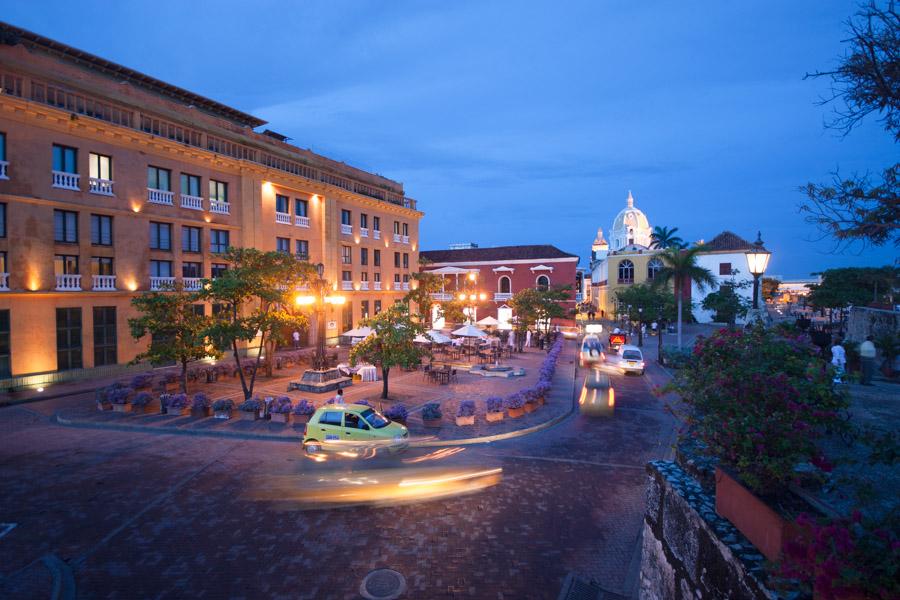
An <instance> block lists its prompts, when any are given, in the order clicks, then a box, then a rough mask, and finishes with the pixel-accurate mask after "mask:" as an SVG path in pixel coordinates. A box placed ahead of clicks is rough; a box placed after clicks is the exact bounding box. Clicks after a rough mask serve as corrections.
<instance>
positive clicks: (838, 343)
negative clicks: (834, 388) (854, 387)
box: [831, 338, 847, 383]
mask: <svg viewBox="0 0 900 600" xmlns="http://www.w3.org/2000/svg"><path fill="white" fill-rule="evenodd" d="M831 364H832V366H833V367H834V369H835V373H834V382H835V383H843V382H844V367H845V366H846V365H847V352H846V351H845V350H844V346H843V345H842V340H841V338H837V339H836V340H835V341H834V345H833V346H832V347H831Z"/></svg>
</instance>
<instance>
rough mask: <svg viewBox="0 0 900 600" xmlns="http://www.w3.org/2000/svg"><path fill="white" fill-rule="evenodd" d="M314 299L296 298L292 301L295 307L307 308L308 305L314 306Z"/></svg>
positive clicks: (308, 297)
mask: <svg viewBox="0 0 900 600" xmlns="http://www.w3.org/2000/svg"><path fill="white" fill-rule="evenodd" d="M315 301H316V298H315V297H314V296H297V297H296V298H295V299H294V302H295V303H296V304H297V306H309V305H310V304H314V303H315Z"/></svg>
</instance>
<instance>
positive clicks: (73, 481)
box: [0, 343, 673, 599]
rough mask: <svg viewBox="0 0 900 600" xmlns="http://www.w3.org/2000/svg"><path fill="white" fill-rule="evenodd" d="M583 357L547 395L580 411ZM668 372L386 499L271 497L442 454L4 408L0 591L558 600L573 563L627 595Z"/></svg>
mask: <svg viewBox="0 0 900 600" xmlns="http://www.w3.org/2000/svg"><path fill="white" fill-rule="evenodd" d="M574 358H575V356H574V344H571V343H569V344H568V345H567V347H566V350H565V351H564V352H563V354H562V356H561V359H560V363H559V368H558V369H557V373H556V377H555V380H554V388H553V391H552V394H551V396H550V398H549V400H548V404H557V405H560V406H565V407H570V406H571V405H572V404H571V403H572V402H573V397H574V392H575V388H576V386H575V383H576V382H579V385H580V379H581V378H582V377H583V371H581V370H579V371H578V372H576V368H575V365H574ZM412 376H413V377H414V376H415V375H412ZM664 377H665V375H664V374H663V373H662V372H661V371H660V370H658V368H657V367H651V368H650V369H649V370H648V373H647V375H646V376H645V377H643V378H640V377H622V376H619V375H613V380H614V384H615V385H616V388H617V395H616V398H617V411H616V414H615V416H614V417H613V418H611V419H605V420H596V419H587V418H585V417H582V416H580V415H578V414H577V412H576V413H574V414H573V415H570V416H569V417H567V418H565V419H564V420H563V421H562V422H561V423H559V424H557V425H555V426H553V427H550V428H548V429H546V430H544V431H541V432H538V433H534V434H531V435H527V436H523V437H519V438H516V439H511V440H507V441H503V442H497V443H493V444H489V445H470V446H460V447H459V448H460V450H459V451H457V452H456V453H455V454H452V456H450V457H449V458H446V459H444V460H440V461H438V460H435V461H427V460H423V461H422V462H420V463H417V464H421V465H426V466H427V467H432V466H437V467H450V466H452V467H459V468H466V467H477V468H479V469H480V468H486V467H491V466H499V467H502V469H503V476H502V480H501V481H500V483H499V484H497V485H494V486H492V487H488V488H487V489H484V490H482V491H480V492H477V493H474V494H471V495H465V496H459V497H451V498H449V499H448V498H445V499H441V500H434V501H429V502H419V503H407V504H403V505H399V506H388V507H373V506H357V507H350V508H332V509H316V508H314V507H310V506H305V505H303V504H302V503H299V502H296V503H295V502H292V501H291V500H290V495H287V496H283V497H282V501H280V502H275V501H274V500H272V499H268V500H263V499H261V498H263V497H270V494H269V493H270V492H271V491H272V489H276V490H277V491H279V492H285V491H286V490H287V491H288V492H290V490H291V489H292V486H293V487H294V489H295V490H296V491H298V492H300V491H302V490H301V489H299V488H300V486H302V483H303V482H304V481H309V479H308V478H309V477H310V476H316V475H317V474H323V473H327V474H333V473H334V470H335V469H337V470H341V471H346V472H347V475H348V476H349V475H350V474H352V475H354V476H362V475H364V474H365V472H366V471H367V470H368V469H369V468H372V467H375V468H377V469H379V472H383V471H382V470H383V469H385V468H389V467H393V466H404V467H408V466H409V463H408V462H406V463H404V462H402V461H411V460H416V459H422V458H428V457H429V456H433V453H434V452H436V450H435V449H431V448H415V449H410V450H409V451H408V452H406V453H404V454H401V455H400V456H398V457H396V458H393V459H391V458H387V459H384V460H381V459H379V460H378V461H374V463H373V464H371V465H370V464H368V463H366V462H365V461H362V462H360V461H349V460H344V461H336V462H328V463H325V464H321V465H320V464H316V463H313V461H310V460H308V459H307V458H306V457H305V456H304V455H303V453H302V452H301V450H300V448H299V446H298V445H295V444H284V443H278V442H270V441H260V440H241V439H217V438H212V437H208V436H201V435H191V436H186V435H168V434H163V433H157V432H154V431H113V430H107V429H94V428H84V427H79V428H74V427H63V426H61V425H59V424H56V423H54V422H52V419H51V418H52V417H53V415H54V414H56V413H57V412H58V411H75V410H77V409H78V407H79V406H80V405H83V404H84V403H85V402H89V403H90V402H92V398H91V397H89V395H82V396H80V397H79V396H75V397H70V398H61V399H57V400H47V401H43V402H35V403H31V404H25V405H19V406H13V407H7V408H4V409H2V410H0V427H2V431H3V440H4V441H3V444H2V446H0V477H2V480H3V481H4V486H3V487H2V491H0V507H2V508H0V522H5V523H15V527H14V528H13V529H12V530H10V531H9V532H8V533H7V534H6V535H4V536H3V537H0V564H2V565H3V566H2V572H0V574H2V576H3V579H2V588H0V591H2V592H3V593H2V594H0V595H2V596H3V597H14V598H15V597H48V593H49V590H50V586H51V584H52V583H53V577H58V578H60V581H62V582H63V583H65V582H67V581H68V582H70V585H69V586H65V585H64V586H63V589H64V590H69V589H71V591H73V593H74V594H75V595H74V596H72V597H79V598H149V597H153V598H187V597H191V598H201V597H206V598H348V599H349V598H358V597H359V585H360V582H361V581H362V579H363V577H365V575H366V574H367V573H368V572H369V571H371V570H372V569H375V568H380V567H389V568H392V569H396V570H397V571H399V572H400V573H402V574H403V575H404V577H405V578H406V580H407V584H408V586H409V589H408V591H407V593H406V594H405V596H404V597H406V598H423V599H433V598H556V596H557V594H558V593H559V590H560V586H561V583H562V580H563V578H564V577H565V575H566V574H567V573H568V572H570V571H574V572H576V573H578V574H579V575H582V576H584V577H588V578H593V579H595V580H596V581H598V582H599V583H600V585H601V586H602V587H603V588H604V589H605V590H607V591H609V592H610V594H611V595H610V597H619V596H624V597H633V596H634V595H635V593H636V578H637V569H638V565H639V561H640V550H639V544H638V540H639V535H640V525H641V520H642V511H643V506H644V489H645V484H646V475H645V472H644V464H645V463H646V462H647V461H648V460H650V459H653V458H658V457H663V456H666V455H667V454H668V453H669V451H670V444H671V437H672V433H673V430H672V423H671V420H670V417H669V416H668V415H667V414H666V413H665V411H664V410H663V409H662V403H661V401H660V400H658V399H656V398H654V397H653V396H652V395H651V394H650V388H651V386H652V385H654V384H655V383H659V382H661V381H663V379H664ZM398 383H400V385H398V389H400V388H401V387H402V386H405V385H409V386H410V389H412V387H413V386H414V385H421V386H424V389H425V390H429V389H431V390H433V391H436V390H439V389H440V388H435V387H434V386H431V387H430V388H429V386H430V384H426V383H419V384H414V382H413V380H412V379H410V380H409V383H408V384H404V383H402V382H400V381H398ZM464 385H465V384H462V383H461V384H460V386H461V387H462V386H464ZM422 393H425V392H422ZM432 393H434V392H432ZM547 409H548V407H544V410H547ZM539 412H540V411H538V412H537V413H535V414H539ZM385 461H387V462H385ZM423 468H425V467H423ZM372 473H374V471H372ZM295 482H296V483H295ZM267 494H269V496H267ZM285 498H286V499H287V501H284V499H285ZM43 557H47V558H48V559H47V560H46V561H43V562H42V561H41V559H42V558H43ZM57 559H58V560H57ZM48 565H49V566H48ZM69 577H70V578H69Z"/></svg>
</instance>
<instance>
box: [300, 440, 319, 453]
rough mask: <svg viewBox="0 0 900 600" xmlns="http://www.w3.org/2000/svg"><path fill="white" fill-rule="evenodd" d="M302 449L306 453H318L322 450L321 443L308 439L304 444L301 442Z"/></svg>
mask: <svg viewBox="0 0 900 600" xmlns="http://www.w3.org/2000/svg"><path fill="white" fill-rule="evenodd" d="M303 448H304V450H306V453H307V454H318V453H319V452H321V451H322V445H321V444H319V442H317V441H316V440H309V441H308V442H306V443H305V444H303Z"/></svg>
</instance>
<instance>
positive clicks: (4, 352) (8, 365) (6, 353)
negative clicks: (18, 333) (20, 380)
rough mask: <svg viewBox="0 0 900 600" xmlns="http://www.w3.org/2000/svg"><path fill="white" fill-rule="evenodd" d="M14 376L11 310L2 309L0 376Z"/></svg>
mask: <svg viewBox="0 0 900 600" xmlns="http://www.w3.org/2000/svg"><path fill="white" fill-rule="evenodd" d="M10 376H12V360H11V353H10V345H9V310H0V378H3V379H5V378H7V377H10Z"/></svg>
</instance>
